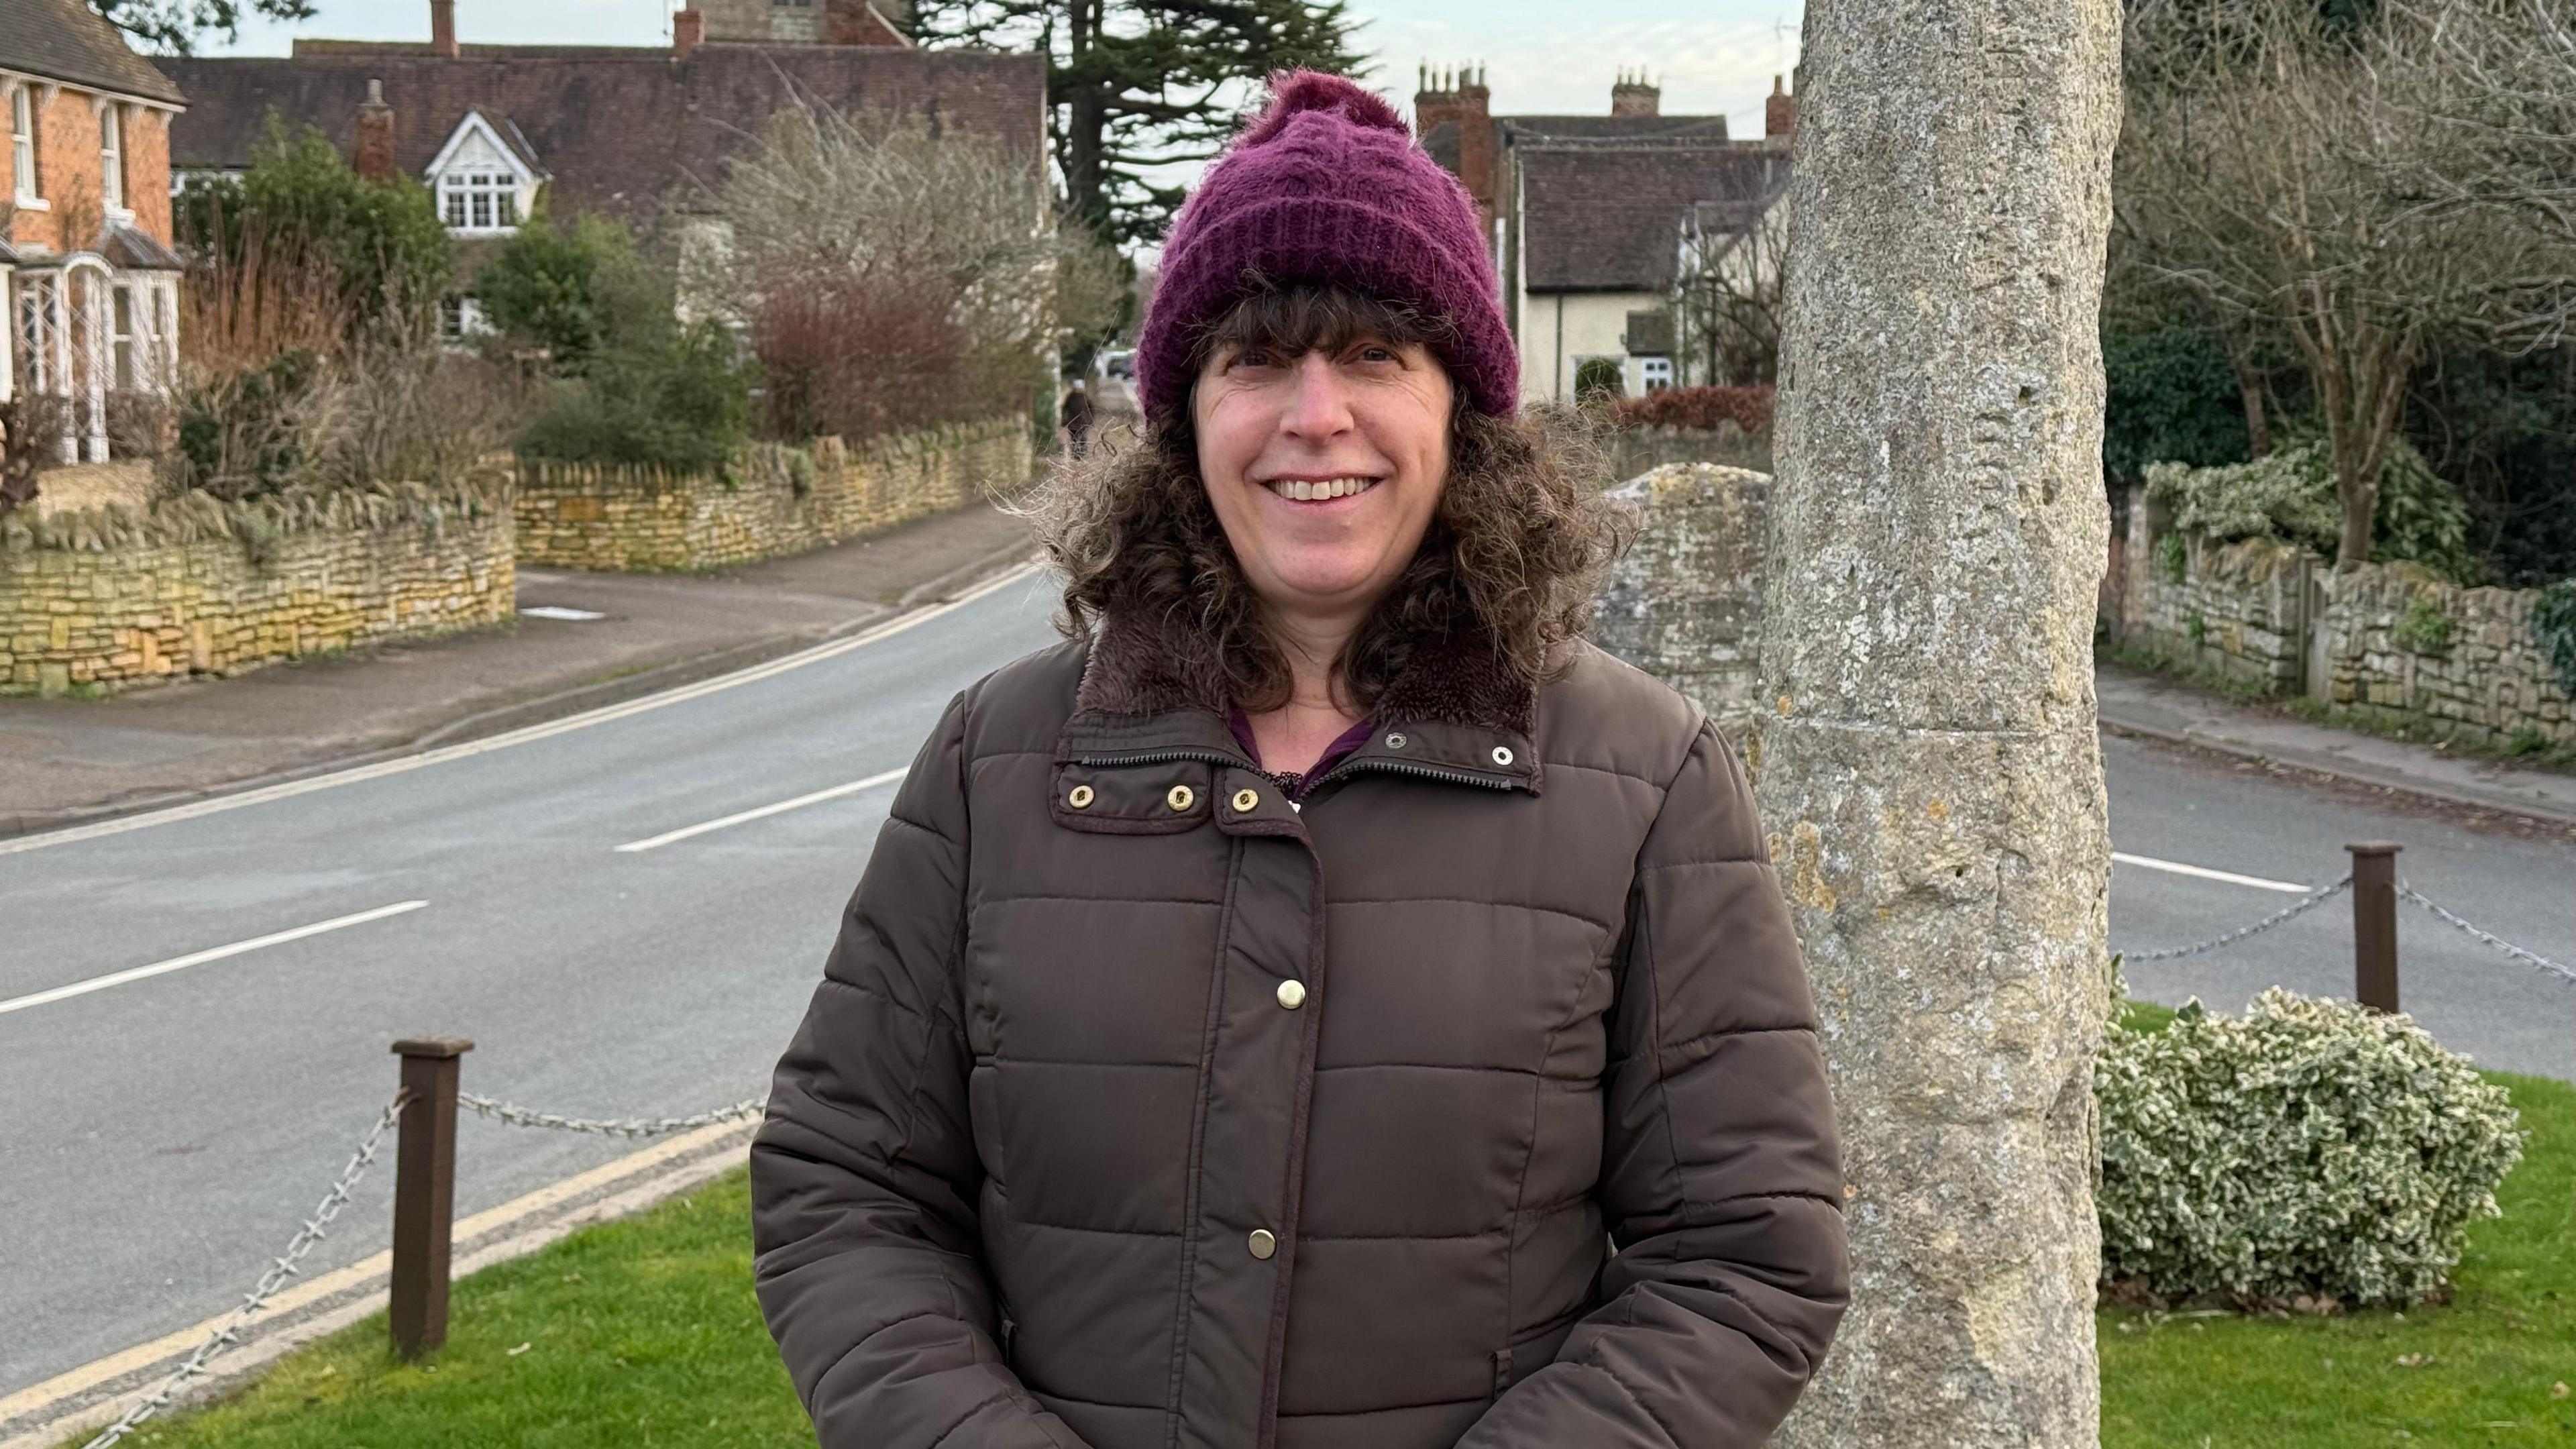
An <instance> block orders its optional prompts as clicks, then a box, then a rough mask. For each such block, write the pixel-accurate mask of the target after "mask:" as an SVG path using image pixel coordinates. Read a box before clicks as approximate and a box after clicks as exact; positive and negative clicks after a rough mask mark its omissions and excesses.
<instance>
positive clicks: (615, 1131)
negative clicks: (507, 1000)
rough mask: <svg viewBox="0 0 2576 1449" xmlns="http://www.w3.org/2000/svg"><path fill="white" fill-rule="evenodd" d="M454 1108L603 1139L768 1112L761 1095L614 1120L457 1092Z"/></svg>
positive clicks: (653, 1133)
mask: <svg viewBox="0 0 2576 1449" xmlns="http://www.w3.org/2000/svg"><path fill="white" fill-rule="evenodd" d="M456 1105H458V1106H460V1107H464V1108H467V1109H469V1110H471V1111H473V1112H474V1113H475V1114H476V1115H478V1116H483V1117H489V1118H491V1119H492V1120H493V1121H495V1122H506V1123H508V1124H509V1125H511V1126H513V1127H551V1128H553V1129H555V1130H556V1131H559V1132H596V1133H598V1134H600V1135H601V1136H603V1137H661V1136H665V1135H667V1134H669V1133H673V1132H688V1131H692V1130H695V1129H696V1128H700V1127H712V1126H714V1125H715V1124H717V1123H718V1122H740V1121H742V1120H744V1119H745V1118H749V1117H757V1116H759V1115H760V1114H761V1113H762V1112H764V1111H766V1110H768V1107H769V1099H768V1098H767V1097H765V1096H762V1097H752V1098H749V1099H747V1100H744V1101H740V1102H736V1103H734V1104H733V1105H732V1106H730V1107H718V1108H716V1109H715V1110H714V1111H712V1112H700V1113H698V1114H696V1115H695V1116H690V1117H629V1118H626V1119H624V1120H616V1121H612V1120H608V1119H604V1118H591V1117H564V1116H559V1115H557V1114H555V1113H553V1112H531V1111H529V1110H528V1109H527V1108H525V1107H520V1106H515V1105H513V1104H511V1103H508V1102H501V1101H495V1100H494V1099H492V1098H490V1097H478V1096H476V1095H475V1094H473V1093H472V1092H459V1093H457V1094H456Z"/></svg>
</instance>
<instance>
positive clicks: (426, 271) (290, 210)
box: [171, 111, 456, 326]
mask: <svg viewBox="0 0 2576 1449" xmlns="http://www.w3.org/2000/svg"><path fill="white" fill-rule="evenodd" d="M171 213H172V215H171V221H172V229H173V230H174V231H175V232H176V234H177V239H178V242H179V245H180V248H181V249H182V250H183V251H187V252H191V253H193V254H195V255H196V256H199V257H202V258H209V259H212V260H214V261H216V262H217V263H219V264H220V265H222V266H225V267H229V268H235V269H238V268H239V267H240V266H241V265H242V264H243V263H244V261H245V258H246V257H252V256H256V257H258V258H259V259H260V262H259V264H260V265H263V266H266V267H269V268H272V269H273V268H278V267H291V266H293V265H295V264H297V263H299V262H318V263H320V264H322V265H323V266H324V267H326V268H328V270H329V274H330V275H331V277H332V278H333V279H334V281H335V282H336V285H337V286H338V287H339V290H340V296H341V299H342V302H343V305H344V307H345V309H346V311H347V313H348V315H349V320H350V322H351V323H352V324H353V326H354V325H364V324H371V323H375V322H378V321H381V320H383V319H385V318H386V317H388V316H389V315H393V316H401V317H406V318H416V317H425V316H427V315H428V314H429V310H430V309H431V308H432V307H434V306H436V305H437V302H438V299H439V298H440V297H441V296H442V295H444V294H445V293H446V290H447V285H448V279H449V273H450V270H451V269H452V268H453V266H454V265H455V257H456V242H455V239H454V238H452V237H450V236H449V235H448V234H447V228H446V226H445V225H444V224H442V223H441V222H440V221H439V219H438V203H437V201H436V200H435V199H434V198H433V197H431V195H430V194H429V188H427V187H425V186H423V185H421V184H420V183H419V182H417V181H414V180H412V179H411V178H410V177H408V176H396V177H394V178H392V179H390V180H386V181H370V180H368V179H367V178H365V177H363V176H360V175H359V174H358V173H357V172H355V171H353V170H351V169H350V168H349V163H348V162H347V161H345V160H342V159H341V156H340V150H339V148H338V147H336V146H334V145H332V144H331V138H330V137H328V136H326V135H324V134H323V133H322V132H321V131H320V130H318V129H316V128H315V127H312V126H309V125H308V126H303V127H300V128H297V129H295V130H292V131H290V130H289V129H287V127H286V125H285V124H284V123H283V122H282V121H280V120H279V119H278V117H277V113H276V112H274V111H271V112H270V113H269V116H268V129H267V131H266V132H265V133H264V135H263V136H262V137H261V139H260V141H259V142H258V144H257V145H256V146H254V147H253V148H252V151H251V164H250V166H249V168H248V169H247V170H245V171H243V172H242V173H241V174H240V175H239V176H225V175H204V174H200V175H196V176H191V177H190V178H189V179H188V180H187V182H186V184H185V185H183V186H182V187H181V188H180V190H179V193H178V195H177V196H176V197H174V198H173V199H172V204H171Z"/></svg>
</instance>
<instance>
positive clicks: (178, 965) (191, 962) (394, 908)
mask: <svg viewBox="0 0 2576 1449" xmlns="http://www.w3.org/2000/svg"><path fill="white" fill-rule="evenodd" d="M428 904H429V902H427V901H397V902H395V903H394V904H392V905H390V906H378V907H376V908H375V909H374V910H372V911H360V912H358V913H357V914H356V915H353V916H334V917H332V918H331V919H330V920H327V921H316V922H314V923H313V924H312V925H309V926H298V927H296V928H295V929H294V930H291V931H278V932H275V933H273V934H270V935H266V936H255V937H253V938H251V939H250V940H247V941H235V942H233V943H232V944H231V945H229V946H214V947H210V948H208V949H206V950H203V951H191V952H189V953H188V954H187V955H185V956H173V957H171V958H170V959H169V960H167V961H155V962H153V963H152V964H151V965H149V966H135V967H131V968H129V969H127V970H124V971H111V972H109V973H108V974H106V975H105V976H93V977H91V978H89V979H88V980H87V981H75V982H73V983H72V984H70V985H69V986H57V987H55V988H53V989H52V990H51V991H39V992H37V993H35V994H34V995H32V996H14V997H11V998H10V999H9V1000H7V1001H0V1016H6V1015H8V1014H9V1013H10V1012H13V1011H25V1010H26V1009H28V1008H29V1007H33V1006H44V1005H47V1004H49V1003H51V1002H56V1001H64V1000H68V999H70V998H71V997H75V996H86V995H88V994H89V993H91V992H93V991H105V990H106V989H107V988H109V987H111V986H123V985H124V984H125V983H127V982H129V981H141V980H143V979H144V978H145V977H148V976H166V975H168V974H170V973H171V972H173V971H185V970H187V969H188V968H189V967H191V966H203V965H205V964H206V963H207V962H209V961H221V960H223V959H224V958H225V957H227V956H238V955H240V954H242V953H243V952H245V951H256V950H258V949H260V948H261V947H263V946H282V945H284V944H285V943H287V942H289V941H301V940H303V939H304V938H305V937H307V936H319V935H321V934H322V933H323V932H325V931H337V930H340V929H342V928H344V927H348V926H363V925H365V924H366V923H367V922H369V921H381V920H383V919H384V918H385V917H387V916H399V915H401V914H402V913H404V912H405V911H416V910H419V909H420V908H421V907H423V906H425V905H428Z"/></svg>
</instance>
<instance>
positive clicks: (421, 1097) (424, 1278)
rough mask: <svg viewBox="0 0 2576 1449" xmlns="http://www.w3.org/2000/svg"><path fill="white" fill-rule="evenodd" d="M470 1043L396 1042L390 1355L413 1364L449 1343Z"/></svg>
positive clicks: (441, 1039)
mask: <svg viewBox="0 0 2576 1449" xmlns="http://www.w3.org/2000/svg"><path fill="white" fill-rule="evenodd" d="M472 1050H474V1043H472V1042H470V1041H463V1040H459V1039H457V1038H454V1037H432V1038H428V1039H425V1040H420V1041H398V1042H395V1043H394V1053H395V1054H396V1055H397V1056H400V1057H401V1058H402V1085H403V1090H404V1091H405V1092H407V1093H408V1094H409V1095H408V1096H407V1097H406V1098H405V1100H404V1102H403V1108H402V1139H401V1145H400V1146H399V1147H398V1148H397V1149H396V1151H395V1157H394V1272H393V1285H392V1287H393V1328H394V1352H396V1353H398V1354H401V1355H402V1356H403V1357H404V1358H418V1357H420V1356H421V1355H422V1354H425V1353H427V1352H429V1351H430V1350H431V1349H433V1348H436V1347H438V1346H439V1345H440V1344H442V1343H445V1342H446V1341H447V1261H448V1248H449V1235H450V1230H451V1229H452V1228H453V1227H454V1226H455V1221H456V1072H457V1067H458V1065H459V1063H458V1060H457V1059H458V1058H460V1057H462V1056H464V1055H465V1054H466V1053H467V1052H470V1051H472Z"/></svg>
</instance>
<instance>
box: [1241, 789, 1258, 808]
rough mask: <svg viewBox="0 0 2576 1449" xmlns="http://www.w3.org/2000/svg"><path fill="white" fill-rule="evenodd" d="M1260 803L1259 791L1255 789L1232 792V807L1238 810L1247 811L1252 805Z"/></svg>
mask: <svg viewBox="0 0 2576 1449" xmlns="http://www.w3.org/2000/svg"><path fill="white" fill-rule="evenodd" d="M1260 803H1261V792H1259V791H1257V790H1237V791H1235V792H1234V808H1235V809H1236V810H1237V811H1238V812H1249V811H1250V810H1251V809H1252V807H1254V806H1255V805H1258V804H1260Z"/></svg>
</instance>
